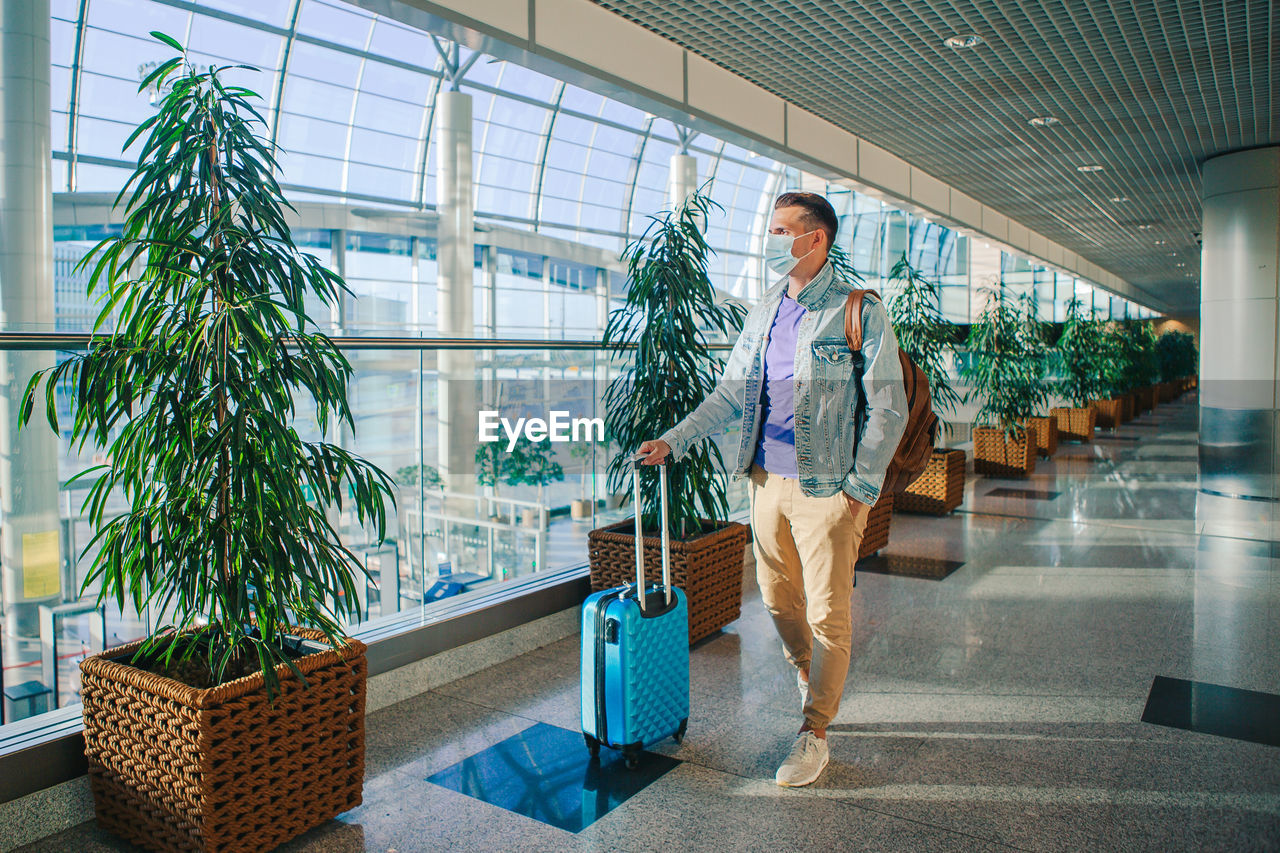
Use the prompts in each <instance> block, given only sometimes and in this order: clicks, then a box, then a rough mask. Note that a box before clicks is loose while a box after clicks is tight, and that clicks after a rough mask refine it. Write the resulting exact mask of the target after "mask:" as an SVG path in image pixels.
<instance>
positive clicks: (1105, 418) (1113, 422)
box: [1093, 397, 1124, 429]
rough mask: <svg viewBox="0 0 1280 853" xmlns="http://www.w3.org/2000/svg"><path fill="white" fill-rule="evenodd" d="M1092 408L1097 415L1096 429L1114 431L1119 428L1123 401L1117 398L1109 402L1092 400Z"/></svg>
mask: <svg viewBox="0 0 1280 853" xmlns="http://www.w3.org/2000/svg"><path fill="white" fill-rule="evenodd" d="M1093 408H1094V409H1095V410H1097V413H1098V421H1097V426H1098V429H1115V428H1116V427H1118V426H1120V421H1121V414H1122V413H1123V410H1124V401H1123V400H1121V399H1120V398H1119V397H1112V398H1111V399H1110V400H1094V401H1093Z"/></svg>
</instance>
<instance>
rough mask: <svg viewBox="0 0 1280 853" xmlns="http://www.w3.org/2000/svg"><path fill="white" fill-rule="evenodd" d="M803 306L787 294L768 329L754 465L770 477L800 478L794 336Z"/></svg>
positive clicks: (783, 297)
mask: <svg viewBox="0 0 1280 853" xmlns="http://www.w3.org/2000/svg"><path fill="white" fill-rule="evenodd" d="M804 314H805V309H804V306H803V305H801V304H800V303H799V302H796V301H795V300H794V299H792V298H791V297H790V296H788V295H787V294H785V293H784V294H782V304H780V305H779V306H778V313H777V315H776V316H774V318H773V326H772V327H771V328H770V329H769V345H768V347H767V348H766V349H765V351H764V387H763V389H762V390H761V394H760V404H761V412H762V413H761V425H760V443H759V444H758V445H756V459H755V462H756V464H757V465H759V466H760V467H761V468H763V469H764V470H766V471H768V472H769V473H770V474H777V475H778V476H780V477H790V478H791V479H793V480H796V479H799V478H800V471H799V467H798V465H797V464H796V400H795V395H796V384H795V376H796V334H797V331H798V330H799V328H800V318H802V317H803V316H804Z"/></svg>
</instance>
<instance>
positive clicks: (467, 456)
mask: <svg viewBox="0 0 1280 853" xmlns="http://www.w3.org/2000/svg"><path fill="white" fill-rule="evenodd" d="M436 109H437V120H438V125H437V127H438V130H437V133H438V134H439V136H438V137H437V141H436V156H437V160H436V213H437V216H438V220H437V226H436V240H437V243H438V248H437V250H436V257H437V259H438V261H439V277H438V279H437V282H436V294H437V297H436V298H437V308H438V310H437V316H438V318H439V320H438V322H439V330H440V334H441V335H442V336H445V337H460V338H469V337H473V336H474V335H475V280H474V270H475V205H474V202H473V198H474V196H473V189H472V180H471V146H472V133H471V96H470V95H467V94H463V93H462V92H441V93H440V95H439V96H438V100H437V104H436ZM438 365H439V376H440V393H439V394H438V395H437V400H438V401H439V408H440V420H439V427H438V429H439V433H438V435H439V442H440V475H441V477H442V478H444V481H445V484H446V486H447V487H448V488H450V489H456V490H465V491H475V490H476V485H475V482H474V476H475V455H474V454H475V447H476V428H477V422H476V389H475V383H476V378H477V377H476V372H475V353H474V352H471V351H461V350H456V351H455V350H442V351H441V352H440V354H439V357H438Z"/></svg>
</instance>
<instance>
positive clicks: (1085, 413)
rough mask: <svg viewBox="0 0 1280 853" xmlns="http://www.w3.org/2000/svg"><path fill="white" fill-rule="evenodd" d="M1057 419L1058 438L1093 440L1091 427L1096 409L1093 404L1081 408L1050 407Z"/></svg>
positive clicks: (1052, 415) (1096, 413)
mask: <svg viewBox="0 0 1280 853" xmlns="http://www.w3.org/2000/svg"><path fill="white" fill-rule="evenodd" d="M1049 415H1050V416H1051V417H1053V418H1055V419H1057V421H1058V438H1059V439H1061V440H1062V441H1093V428H1094V425H1095V424H1096V422H1097V418H1098V411H1097V409H1095V408H1094V407H1093V406H1085V407H1084V408H1082V409H1050V410H1049Z"/></svg>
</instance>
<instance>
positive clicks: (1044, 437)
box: [1029, 416, 1058, 459]
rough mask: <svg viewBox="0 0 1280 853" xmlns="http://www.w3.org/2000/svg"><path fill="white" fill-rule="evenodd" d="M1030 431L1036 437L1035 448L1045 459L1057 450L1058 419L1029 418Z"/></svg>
mask: <svg viewBox="0 0 1280 853" xmlns="http://www.w3.org/2000/svg"><path fill="white" fill-rule="evenodd" d="M1029 420H1030V426H1031V432H1032V433H1033V434H1034V435H1035V437H1036V450H1037V451H1038V452H1039V453H1040V455H1041V456H1043V457H1044V458H1045V459H1048V458H1049V457H1050V456H1052V455H1053V454H1055V453H1057V452H1058V419H1057V418H1055V417H1052V416H1051V417H1047V418H1030V419H1029Z"/></svg>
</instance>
